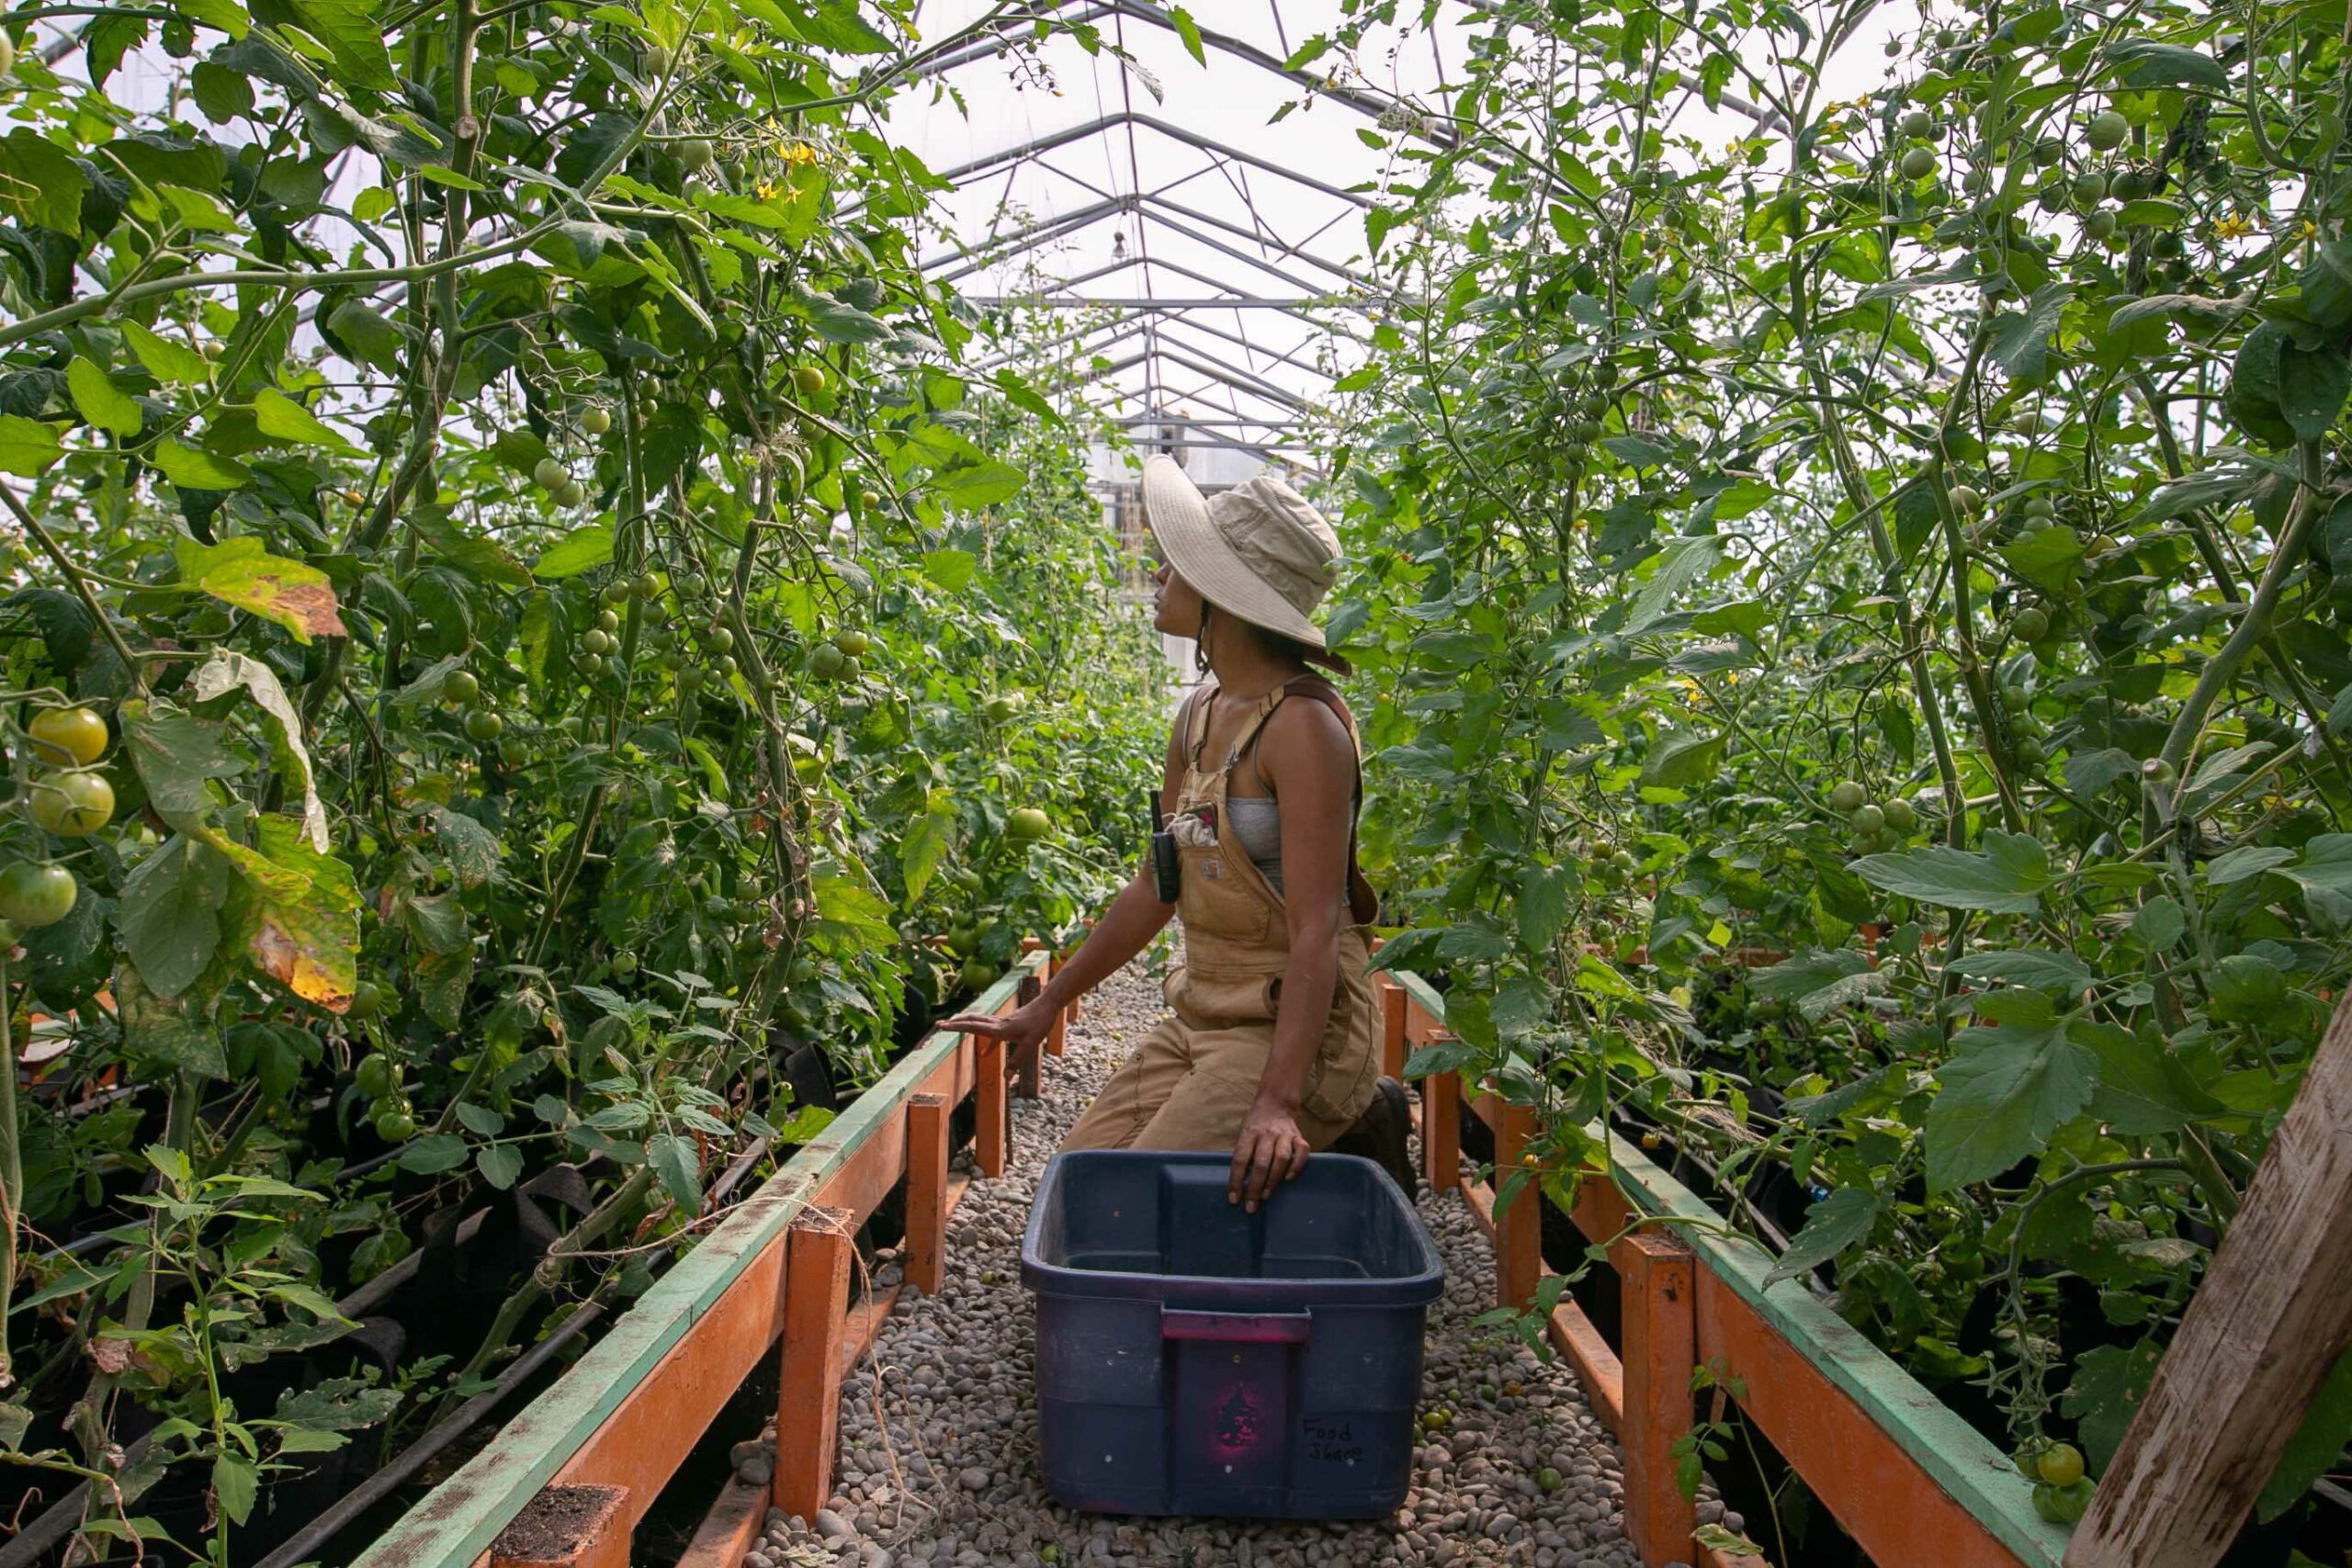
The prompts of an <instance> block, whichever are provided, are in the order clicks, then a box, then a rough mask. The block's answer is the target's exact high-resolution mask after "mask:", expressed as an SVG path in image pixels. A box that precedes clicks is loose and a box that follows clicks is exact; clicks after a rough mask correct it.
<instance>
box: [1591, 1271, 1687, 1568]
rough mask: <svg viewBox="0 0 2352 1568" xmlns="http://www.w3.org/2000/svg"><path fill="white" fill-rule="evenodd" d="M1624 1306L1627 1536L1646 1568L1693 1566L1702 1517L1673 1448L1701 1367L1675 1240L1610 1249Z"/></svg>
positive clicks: (1621, 1442) (1622, 1446) (1683, 1430)
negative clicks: (1681, 1484)
mask: <svg viewBox="0 0 2352 1568" xmlns="http://www.w3.org/2000/svg"><path fill="white" fill-rule="evenodd" d="M1609 1256H1610V1262H1611V1264H1612V1265H1613V1266H1614V1267H1615V1269H1616V1270H1617V1279H1618V1288H1619V1290H1620V1292H1622V1300H1623V1303H1624V1307H1623V1324H1624V1333H1623V1351H1624V1354H1623V1365H1624V1400H1625V1409H1624V1419H1623V1424H1622V1427H1621V1429H1620V1433H1619V1439H1618V1446H1619V1450H1620V1452H1621V1454H1622V1456H1623V1464H1624V1496H1625V1534H1626V1537H1627V1539H1629V1540H1632V1541H1633V1543H1634V1551H1638V1552H1640V1553H1641V1556H1642V1564H1643V1568H1666V1564H1668V1562H1689V1561H1690V1560H1691V1530H1692V1529H1694V1528H1695V1527H1696V1525H1697V1523H1698V1520H1697V1516H1696V1515H1695V1514H1694V1513H1693V1511H1692V1508H1691V1501H1690V1500H1689V1499H1687V1498H1685V1497H1684V1496H1683V1495H1682V1493H1681V1491H1680V1489H1679V1488H1678V1487H1677V1486H1676V1484H1675V1479H1674V1468H1675V1466H1674V1445H1675V1444H1676V1443H1677V1442H1679V1441H1680V1440H1681V1439H1682V1438H1685V1437H1686V1436H1688V1435H1689V1433H1690V1430H1691V1368H1692V1367H1694V1366H1696V1365H1697V1364H1698V1360H1697V1348H1698V1344H1697V1338H1698V1315H1697V1311H1696V1306H1695V1303H1694V1301H1693V1297H1694V1295H1695V1292H1696V1287H1695V1285H1694V1283H1693V1278H1692V1277H1693V1274H1694V1272H1695V1270H1696V1267H1697V1265H1696V1262H1695V1260H1694V1259H1693V1258H1692V1257H1691V1249H1690V1248H1689V1247H1685V1246H1684V1245H1683V1244H1682V1243H1681V1242H1680V1241H1679V1240H1678V1239H1677V1238H1676V1237H1674V1236H1672V1235H1665V1234H1662V1233H1660V1232H1657V1231H1635V1232H1634V1233H1633V1234H1632V1235H1628V1236H1625V1237H1624V1238H1623V1239H1622V1240H1620V1241H1618V1242H1617V1243H1616V1244H1615V1245H1614V1246H1612V1247H1611V1248H1610V1249H1609Z"/></svg>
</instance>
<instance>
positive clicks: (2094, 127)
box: [2083, 109, 2131, 152]
mask: <svg viewBox="0 0 2352 1568" xmlns="http://www.w3.org/2000/svg"><path fill="white" fill-rule="evenodd" d="M2129 135H2131V121H2129V120H2127V119H2125V118H2123V117H2122V116H2121V115H2120V114H2118V113H2117V112H2116V111H2115V110H2113V109H2101V110H2100V111H2099V112H2098V113H2097V114H2095V115H2093V116H2091V120H2090V123H2089V124H2088V125H2086V126H2085V127H2083V140H2084V141H2087V142H2089V143H2090V144H2091V146H2092V147H2093V148H2094V149H2096V150H2097V151H2098V152H2113V151H2114V150H2115V149H2116V148H2118V147H2120V146H2122V145H2123V139H2124V138H2125V137H2127V136H2129Z"/></svg>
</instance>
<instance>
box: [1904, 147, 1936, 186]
mask: <svg viewBox="0 0 2352 1568" xmlns="http://www.w3.org/2000/svg"><path fill="white" fill-rule="evenodd" d="M1935 172H1936V153H1935V149H1933V148H1932V147H1914V148H1912V149H1911V151H1909V152H1905V153H1904V154H1903V177H1904V178H1905V179H1906V180H1924V179H1926V178H1927V177H1928V175H1932V174H1934V173H1935Z"/></svg>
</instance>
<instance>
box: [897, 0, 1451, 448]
mask: <svg viewBox="0 0 2352 1568" xmlns="http://www.w3.org/2000/svg"><path fill="white" fill-rule="evenodd" d="M1245 9H1247V7H1244V6H1239V5H1237V6H1232V7H1231V8H1230V9H1229V10H1227V9H1224V8H1220V16H1219V19H1220V20H1225V21H1227V22H1228V24H1230V23H1231V22H1232V21H1233V19H1234V18H1235V17H1238V15H1239V14H1240V13H1241V12H1243V11H1244V10H1245ZM1315 9H1317V7H1311V6H1297V5H1292V6H1282V5H1279V4H1270V5H1268V6H1265V7H1264V8H1263V9H1262V10H1261V11H1259V12H1258V13H1257V15H1258V16H1259V17H1261V19H1262V20H1261V27H1264V28H1271V29H1272V34H1273V38H1272V42H1273V43H1274V45H1275V48H1272V49H1270V48H1267V47H1262V46H1261V44H1260V43H1259V42H1257V41H1253V40H1252V39H1249V38H1245V37H1243V36H1240V35H1239V34H1238V33H1235V32H1227V31H1222V30H1216V29H1212V28H1208V27H1199V28H1194V29H1193V32H1194V34H1195V36H1196V37H1197V39H1198V40H1199V42H1200V45H1201V47H1202V52H1203V56H1204V61H1205V65H1202V64H1199V63H1196V62H1194V61H1193V60H1192V59H1190V58H1189V57H1188V56H1187V55H1186V54H1184V53H1183V52H1182V50H1183V49H1184V47H1185V46H1184V45H1183V44H1182V41H1181V38H1182V34H1181V31H1180V29H1179V27H1178V23H1177V19H1176V18H1175V17H1172V16H1171V15H1170V12H1169V11H1168V10H1166V9H1164V8H1163V7H1161V6H1157V5H1153V4H1150V3H1148V0H1086V3H1083V4H1064V5H1051V4H1040V5H1035V6H1028V7H1025V8H1023V10H1021V11H1019V12H1018V13H1015V14H1012V15H1011V16H1009V17H1007V18H1005V20H1004V23H1003V25H1002V27H1001V29H1000V35H999V36H1000V37H1001V38H1005V39H1013V38H1022V37H1028V36H1031V35H1032V34H1033V33H1034V31H1035V26H1036V24H1037V22H1038V21H1040V20H1045V21H1048V22H1050V23H1051V24H1052V25H1053V27H1054V28H1055V29H1056V30H1055V32H1054V34H1053V35H1052V39H1051V41H1050V43H1049V44H1048V45H1047V46H1046V49H1047V50H1053V49H1060V50H1061V53H1060V54H1059V55H1057V56H1054V57H1053V58H1055V59H1057V60H1059V61H1061V62H1063V63H1064V64H1065V66H1071V65H1075V66H1076V67H1077V68H1078V69H1083V70H1085V71H1086V72H1087V73H1089V74H1090V76H1091V83H1090V85H1091V87H1092V88H1093V90H1094V91H1095V93H1096V95H1097V96H1098V98H1099V99H1101V100H1103V101H1102V102H1101V104H1100V112H1097V113H1093V114H1091V115H1086V116H1084V117H1082V118H1080V119H1078V120H1077V121H1076V122H1075V123H1070V124H1064V125H1058V126H1054V127H1051V128H1049V129H1044V130H1039V131H1037V133H1035V134H1031V135H1025V136H1021V137H1018V138H1015V139H1012V140H1009V141H1007V142H1006V143H1005V144H1004V145H1002V146H1001V147H999V148H997V149H995V150H994V151H989V152H982V153H979V154H978V155H971V156H965V157H961V158H959V159H955V160H953V161H945V162H944V163H943V164H935V165H934V167H935V169H936V172H937V174H938V175H939V176H940V177H941V178H942V179H944V181H946V182H947V183H948V184H949V186H952V187H953V191H952V193H951V194H949V195H948V196H947V197H946V198H945V199H946V201H947V203H948V205H949V208H950V210H951V211H953V212H957V213H959V214H960V215H961V216H962V218H963V219H964V220H961V221H957V222H956V224H955V226H954V229H953V232H954V233H956V235H958V236H965V238H962V239H961V242H960V243H956V244H953V245H949V246H944V247H943V248H941V249H940V250H939V251H938V252H937V253H936V254H932V255H929V256H927V257H925V258H924V260H923V264H922V265H923V268H924V270H925V272H926V273H927V274H928V275H929V276H932V277H933V278H935V279H936V280H938V281H939V282H942V283H944V284H948V285H951V286H954V287H956V288H957V289H958V290H959V292H961V293H962V295H963V298H964V299H966V300H967V302H968V303H970V304H972V305H974V306H975V307H978V308H979V309H981V310H1001V311H1007V312H1017V311H1038V312H1066V313H1069V314H1071V315H1073V316H1077V315H1083V316H1084V317H1085V318H1088V319H1085V320H1083V321H1081V322H1080V323H1077V324H1073V325H1070V326H1069V327H1068V328H1066V329H1062V330H1054V331H1048V332H1047V333H1046V336H1045V337H1044V338H1043V339H1042V342H1040V341H1038V340H1035V339H1034V338H1033V339H1032V340H1030V341H1029V342H1028V343H1026V344H1024V346H1023V347H1022V348H1021V349H1019V350H1018V351H1008V352H1003V353H1000V354H998V355H994V356H993V357H983V358H982V359H981V360H980V361H979V362H978V365H979V368H981V369H982V370H984V371H988V370H994V369H996V368H999V367H1003V366H1006V365H1011V364H1013V363H1015V362H1016V361H1018V360H1020V359H1023V358H1028V357H1034V356H1035V355H1038V354H1040V353H1041V352H1042V353H1047V354H1067V355H1070V356H1071V358H1072V359H1073V360H1074V361H1075V362H1076V363H1077V364H1078V365H1079V366H1080V367H1081V376H1082V378H1083V379H1084V380H1085V381H1087V382H1088V383H1089V384H1090V385H1092V386H1095V387H1097V388H1099V389H1101V391H1102V393H1103V396H1104V398H1105V400H1106V403H1107V405H1108V406H1109V410H1110V412H1111V415H1112V418H1113V420H1114V423H1118V424H1120V425H1122V426H1124V427H1125V429H1126V430H1127V431H1128V432H1129V433H1130V434H1131V437H1132V439H1133V440H1134V441H1135V443H1136V446H1137V448H1138V449H1140V450H1147V451H1158V450H1170V451H1180V452H1181V451H1184V450H1188V449H1193V448H1201V447H1210V448H1229V449H1233V450H1237V451H1239V452H1241V453H1245V454H1247V455H1249V456H1250V457H1258V458H1261V459H1263V460H1266V461H1269V462H1279V463H1283V464H1287V465H1289V466H1290V467H1293V468H1304V469H1307V470H1309V471H1313V470H1315V469H1316V468H1317V464H1316V463H1315V462H1314V461H1313V459H1312V457H1311V456H1310V455H1309V454H1307V453H1306V452H1305V451H1303V450H1301V449H1300V448H1299V446H1297V445H1296V441H1297V437H1298V434H1299V432H1300V431H1301V429H1302V427H1304V426H1305V425H1306V424H1307V423H1310V422H1311V421H1312V420H1313V418H1314V416H1315V415H1316V413H1317V411H1318V410H1319V408H1320V407H1321V405H1322V403H1323V401H1324V400H1325V399H1326V397H1327V396H1328V392H1329V386H1330V383H1331V381H1332V380H1333V379H1334V378H1336V377H1337V376H1338V375H1340V374H1341V373H1343V371H1344V370H1345V369H1346V368H1348V366H1349V362H1350V359H1351V351H1352V350H1355V349H1357V348H1359V347H1360V346H1361V345H1363V344H1364V343H1365V341H1366V340H1365V337H1364V333H1363V329H1362V327H1361V324H1360V323H1361V322H1362V321H1363V319H1364V317H1365V316H1366V315H1367V314H1368V313H1370V312H1374V311H1376V310H1378V309H1379V305H1380V299H1381V285H1380V284H1379V282H1378V281H1377V280H1376V279H1375V278H1374V276H1372V275H1371V274H1370V273H1369V272H1367V271H1366V270H1364V268H1363V265H1361V264H1360V262H1359V261H1358V260H1357V258H1356V257H1355V256H1354V255H1353V254H1351V252H1353V251H1355V250H1360V248H1361V244H1362V230H1361V228H1360V227H1358V226H1357V225H1358V224H1360V221H1361V215H1362V213H1363V210H1364V209H1366V208H1368V207H1370V206H1371V205H1372V200H1371V198H1370V197H1368V196H1366V195H1365V194H1363V188H1362V187H1363V186H1365V185H1367V184H1369V183H1370V182H1371V180H1372V179H1373V178H1374V175H1376V173H1377V164H1376V162H1375V161H1374V156H1373V154H1371V153H1370V152H1367V151H1366V148H1365V144H1364V143H1363V141H1360V140H1359V139H1358V138H1357V136H1356V134H1355V132H1356V130H1357V129H1358V128H1359V127H1362V126H1364V125H1366V124H1367V123H1371V122H1376V123H1380V124H1383V125H1386V126H1388V127H1390V128H1391V129H1392V130H1393V129H1395V128H1396V127H1397V126H1398V125H1400V124H1403V123H1405V118H1406V111H1405V109H1404V106H1403V101H1402V99H1401V98H1400V97H1398V96H1391V95H1388V94H1385V93H1382V92H1379V91H1377V90H1374V89H1371V88H1368V87H1365V86H1363V85H1351V84H1348V83H1344V82H1341V81H1340V80H1339V79H1338V78H1336V77H1325V76H1319V75H1317V74H1315V73H1311V72H1309V71H1306V70H1303V69H1293V68H1291V67H1289V66H1287V65H1286V64H1285V63H1284V61H1285V58H1286V56H1287V55H1288V54H1289V53H1290V52H1291V51H1293V50H1294V49H1295V46H1296V45H1297V43H1298V42H1299V41H1300V40H1301V34H1300V33H1299V32H1298V31H1297V30H1295V24H1296V21H1297V18H1295V17H1294V18H1292V21H1291V24H1290V25H1286V24H1285V15H1284V14H1285V12H1292V13H1296V12H1302V11H1308V10H1315ZM1331 9H1333V10H1334V11H1335V12H1336V6H1334V7H1331ZM1314 19H1315V21H1316V23H1317V25H1329V24H1331V23H1336V21H1337V19H1338V18H1337V17H1336V15H1335V16H1333V17H1329V18H1324V17H1316V18H1314ZM1086 28H1092V29H1095V36H1096V38H1097V39H1099V43H1100V48H1099V50H1098V51H1089V52H1080V51H1081V50H1082V47H1083V46H1082V44H1081V43H1080V40H1079V39H1078V37H1077V36H1076V33H1077V31H1078V30H1079V29H1086ZM1277 49H1278V50H1279V51H1280V52H1277V51H1276V50H1277ZM1154 51H1157V53H1158V54H1159V55H1160V56H1162V57H1165V58H1166V59H1167V61H1168V68H1167V69H1166V70H1165V71H1164V72H1158V73H1155V71H1154V70H1153V69H1151V68H1149V67H1148V66H1147V65H1146V63H1145V62H1146V60H1147V58H1148V56H1150V55H1152V54H1153V53H1154ZM1042 52H1044V51H1041V53H1042ZM1003 58H1004V50H1003V49H1002V47H1001V46H1000V45H997V44H983V45H978V46H975V47H972V48H969V49H966V50H963V51H958V52H956V53H954V54H951V55H948V56H945V57H943V58H941V59H940V60H938V61H936V62H933V64H932V66H931V67H930V73H931V74H933V75H935V76H941V77H945V76H948V75H950V74H951V73H958V72H964V71H969V70H973V69H975V68H989V67H993V68H996V69H999V70H1001V69H1003V66H1002V64H1001V61H1002V59H1003ZM1163 78H1164V79H1166V80H1168V81H1169V82H1170V88H1169V91H1168V96H1167V98H1166V101H1165V102H1164V103H1162V104H1160V105H1151V104H1150V103H1149V100H1148V99H1147V100H1146V101H1145V104H1144V105H1143V106H1141V107H1139V106H1138V104H1137V103H1136V94H1135V91H1134V89H1135V86H1136V85H1137V83H1138V82H1140V83H1142V84H1143V85H1145V86H1146V88H1147V91H1155V92H1156V91H1158V90H1159V89H1158V82H1159V80H1160V79H1163ZM940 85H941V87H942V89H943V96H944V94H945V93H947V92H952V90H953V83H952V82H951V83H942V84H940ZM1270 93H1271V94H1272V96H1267V95H1268V94H1270ZM1113 95H1115V97H1114V96H1113ZM1057 96H1059V95H1058V94H1057ZM1292 100H1300V101H1304V100H1315V101H1328V102H1331V103H1334V104H1337V105H1339V106H1340V107H1342V108H1343V109H1344V110H1345V111H1346V113H1345V115H1344V116H1343V117H1342V118H1344V120H1345V124H1344V125H1342V126H1334V127H1330V128H1329V130H1334V131H1337V132H1339V139H1338V141H1336V142H1332V141H1331V140H1330V139H1329V138H1328V137H1327V138H1326V139H1325V140H1326V142H1327V144H1326V145H1324V146H1323V147H1322V148H1321V149H1320V150H1319V151H1317V149H1316V148H1315V146H1314V145H1313V144H1312V143H1307V144H1299V142H1298V138H1297V134H1296V130H1295V122H1294V124H1293V125H1292V126H1286V127H1284V128H1283V130H1280V131H1277V132H1273V133H1265V132H1263V130H1262V127H1263V124H1264V122H1267V121H1270V120H1275V119H1284V118H1288V117H1287V116H1286V115H1284V114H1283V113H1281V112H1280V105H1281V104H1282V103H1283V102H1284V101H1292ZM1302 107H1306V106H1305V104H1304V103H1302ZM1261 109H1262V110H1263V111H1264V112H1256V111H1258V110H1261ZM1155 111H1156V112H1155ZM1188 111H1192V112H1188ZM939 118H942V119H944V118H947V117H945V116H942V117H939ZM1301 118H1304V117H1301ZM1322 118H1324V119H1325V120H1327V121H1328V120H1329V119H1330V118H1332V117H1330V116H1328V115H1327V116H1325V117H1322ZM1188 119H1193V120H1197V121H1198V122H1195V123H1188V122H1187V121H1188ZM1252 121H1254V122H1256V124H1254V125H1253V124H1252V123H1251V122H1252ZM1410 122H1411V124H1412V125H1413V126H1415V127H1417V128H1418V127H1419V116H1418V114H1414V115H1412V116H1411V117H1410ZM956 126H957V127H958V128H959V129H960V130H961V131H962V134H963V136H964V138H965V141H964V145H965V146H966V147H968V146H969V142H970V137H971V133H972V131H973V130H975V129H977V128H974V127H971V126H969V125H967V124H965V123H964V122H963V121H962V119H961V118H960V117H959V118H958V119H957V120H956ZM1320 129H1321V128H1318V130H1320ZM1244 133H1249V134H1250V136H1251V139H1252V140H1253V141H1255V140H1256V137H1257V136H1258V135H1259V134H1265V135H1266V140H1265V141H1264V142H1263V143H1262V144H1261V145H1255V146H1243V145H1239V144H1238V141H1239V140H1240V139H1241V137H1242V135H1243V134H1244ZM1342 146H1343V147H1344V149H1345V150H1346V151H1345V152H1341V151H1340V149H1341V147H1342ZM1350 154H1351V155H1350ZM1351 187H1353V188H1351ZM1040 208H1042V209H1043V210H1039V209H1040ZM1106 232H1107V234H1108V236H1109V241H1108V252H1107V254H1104V247H1103V236H1104V234H1105V233H1106ZM1008 277H1009V278H1010V281H1009V282H1001V283H999V284H997V285H996V286H995V287H991V286H990V280H991V278H1008ZM1041 278H1044V279H1047V280H1049V281H1046V282H1044V283H1042V284H1041V283H1040V282H1039V279H1041Z"/></svg>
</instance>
